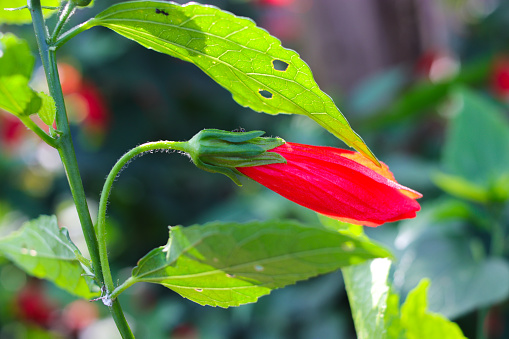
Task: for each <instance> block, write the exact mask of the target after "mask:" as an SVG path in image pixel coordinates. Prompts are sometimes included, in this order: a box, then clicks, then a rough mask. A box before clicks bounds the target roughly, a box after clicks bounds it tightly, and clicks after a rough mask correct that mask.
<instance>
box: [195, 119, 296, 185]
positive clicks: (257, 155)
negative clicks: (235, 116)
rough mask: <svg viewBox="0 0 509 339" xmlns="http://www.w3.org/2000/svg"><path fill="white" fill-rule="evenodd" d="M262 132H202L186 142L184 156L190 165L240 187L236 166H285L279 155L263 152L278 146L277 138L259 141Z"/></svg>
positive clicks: (209, 130) (214, 130)
mask: <svg viewBox="0 0 509 339" xmlns="http://www.w3.org/2000/svg"><path fill="white" fill-rule="evenodd" d="M263 134H265V132H263V131H251V132H227V131H222V130H218V129H205V130H202V131H200V132H199V133H198V134H196V135H195V136H194V137H193V138H192V139H191V140H189V141H188V149H187V150H186V151H187V153H189V155H190V156H191V159H192V160H193V162H194V164H195V165H196V166H197V167H198V168H201V169H203V170H205V171H209V172H217V173H222V174H224V175H226V176H228V177H229V178H230V179H232V180H233V181H234V182H235V183H236V184H237V185H239V186H240V185H241V184H240V181H239V180H238V178H237V176H238V175H241V173H240V172H239V171H238V170H237V167H251V166H261V165H268V164H274V163H285V162H286V160H285V158H283V157H282V156H281V155H279V154H277V153H273V152H267V151H268V150H270V149H273V148H275V147H278V146H281V145H283V144H284V143H285V141H284V140H283V139H281V138H262V137H261V136H262V135H263Z"/></svg>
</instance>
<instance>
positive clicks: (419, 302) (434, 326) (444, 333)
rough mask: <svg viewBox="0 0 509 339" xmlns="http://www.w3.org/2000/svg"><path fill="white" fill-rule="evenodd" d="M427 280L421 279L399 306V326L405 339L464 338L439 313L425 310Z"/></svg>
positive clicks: (456, 326) (454, 326)
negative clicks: (403, 330)
mask: <svg viewBox="0 0 509 339" xmlns="http://www.w3.org/2000/svg"><path fill="white" fill-rule="evenodd" d="M428 287H429V280H426V279H424V280H422V281H421V282H420V283H419V285H418V286H417V287H416V288H415V289H413V290H412V291H411V292H410V293H409V294H408V297H407V299H406V301H405V303H404V304H403V306H402V307H401V326H402V327H403V328H404V329H405V330H406V332H405V334H406V338H407V339H423V338H440V339H466V337H465V336H464V335H463V333H462V332H461V329H460V328H459V326H458V325H457V324H455V323H453V322H451V321H449V320H447V318H445V317H443V316H441V315H440V314H436V313H430V312H428V310H427V301H426V298H427V292H428Z"/></svg>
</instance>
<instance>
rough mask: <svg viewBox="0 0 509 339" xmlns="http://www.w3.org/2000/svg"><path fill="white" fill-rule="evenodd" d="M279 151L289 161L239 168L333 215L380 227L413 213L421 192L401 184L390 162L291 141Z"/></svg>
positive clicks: (297, 201)
mask: <svg viewBox="0 0 509 339" xmlns="http://www.w3.org/2000/svg"><path fill="white" fill-rule="evenodd" d="M267 153H277V154H279V155H281V156H283V157H284V158H285V159H286V163H284V164H269V165H263V166H252V167H239V169H238V170H239V172H241V173H242V174H244V175H246V176H248V177H249V178H251V179H253V180H255V181H257V182H258V183H260V184H262V185H264V186H265V187H267V188H269V189H271V190H273V191H274V192H276V193H278V194H280V195H281V196H283V197H285V198H286V199H288V200H291V201H293V202H295V203H297V204H299V205H302V206H304V207H307V208H309V209H311V210H313V211H315V212H318V213H320V214H324V215H326V216H329V217H331V218H334V219H338V220H341V221H345V222H349V223H352V224H357V225H366V226H378V225H381V224H383V223H385V222H392V221H396V220H401V219H406V218H413V217H415V214H416V212H417V211H418V210H419V209H420V206H419V203H417V201H415V199H418V198H420V197H422V195H421V194H420V193H418V192H416V191H414V190H412V189H410V188H408V187H405V186H403V185H400V184H398V183H397V182H396V180H395V179H394V176H393V175H392V173H391V172H390V171H389V168H388V167H387V165H386V164H384V163H381V166H380V167H378V166H376V165H375V164H373V162H372V161H371V160H369V159H368V158H366V157H364V156H363V155H362V154H360V153H357V152H353V151H348V150H343V149H339V148H333V147H323V146H310V145H303V144H296V143H291V142H286V143H285V144H284V145H281V146H279V147H277V148H274V149H271V150H269V151H268V152H267Z"/></svg>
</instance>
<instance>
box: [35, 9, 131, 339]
mask: <svg viewBox="0 0 509 339" xmlns="http://www.w3.org/2000/svg"><path fill="white" fill-rule="evenodd" d="M28 7H29V9H30V13H31V15H32V22H33V25H34V31H35V36H36V39H37V45H38V47H39V53H40V55H41V60H42V64H43V66H44V71H45V73H46V80H47V82H48V87H49V91H50V95H51V96H52V97H53V99H54V100H55V107H56V124H57V129H58V130H59V131H60V133H61V134H60V138H59V139H58V141H57V148H58V152H59V154H60V158H61V160H62V163H63V165H64V168H65V172H66V174H67V178H68V181H69V187H70V189H71V193H72V196H73V199H74V203H75V205H76V210H77V212H78V216H79V219H80V223H81V227H82V229H83V234H84V236H85V240H86V242H87V247H88V250H89V252H90V257H91V259H92V265H93V268H94V274H95V276H96V278H97V279H98V280H99V281H101V282H103V281H104V278H103V271H102V269H101V261H100V258H99V249H98V244H97V238H96V235H95V231H94V225H93V223H92V219H91V217H90V212H89V209H88V204H87V200H86V197H85V191H84V189H83V183H82V181H81V175H80V173H79V169H78V162H77V160H76V154H75V152H74V146H73V142H72V137H71V130H70V128H69V122H68V120H67V113H66V110H65V103H64V96H63V94H62V88H61V86H60V79H59V76H58V69H57V61H56V55H55V49H54V48H50V46H49V45H48V38H49V37H48V31H47V29H46V25H45V23H44V17H43V15H42V9H41V3H40V0H28ZM110 312H111V313H112V315H113V319H114V320H115V323H116V325H117V327H118V329H119V332H120V333H121V335H122V337H123V338H134V336H133V334H132V332H131V330H130V328H129V325H128V324H127V321H126V320H125V317H124V314H123V312H122V309H121V307H120V304H118V301H114V302H113V304H112V305H111V307H110Z"/></svg>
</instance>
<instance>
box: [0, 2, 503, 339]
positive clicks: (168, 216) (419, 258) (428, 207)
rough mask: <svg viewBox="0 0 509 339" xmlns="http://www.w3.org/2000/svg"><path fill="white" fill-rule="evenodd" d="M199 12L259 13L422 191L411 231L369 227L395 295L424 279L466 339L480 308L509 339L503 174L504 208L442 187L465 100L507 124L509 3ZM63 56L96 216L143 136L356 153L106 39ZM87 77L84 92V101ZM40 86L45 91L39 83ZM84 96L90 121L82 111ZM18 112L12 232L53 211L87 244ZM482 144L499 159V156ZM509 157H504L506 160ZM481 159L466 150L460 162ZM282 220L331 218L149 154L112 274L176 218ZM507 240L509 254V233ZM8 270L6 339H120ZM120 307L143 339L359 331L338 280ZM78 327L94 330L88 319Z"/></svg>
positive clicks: (136, 175) (134, 173) (118, 197)
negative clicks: (391, 260)
mask: <svg viewBox="0 0 509 339" xmlns="http://www.w3.org/2000/svg"><path fill="white" fill-rule="evenodd" d="M203 3H209V4H213V5H216V6H218V7H220V8H222V9H226V10H229V11H231V12H233V13H235V14H237V15H244V16H249V17H252V18H254V19H255V21H256V22H257V23H258V24H259V25H261V26H262V27H264V28H266V29H268V30H269V32H270V33H271V34H273V35H275V36H277V37H279V38H280V39H281V40H282V41H283V45H284V46H286V47H290V48H293V49H295V50H297V51H298V52H299V53H300V54H301V56H302V57H303V59H304V60H306V61H307V62H308V63H309V65H310V67H311V69H312V70H313V71H314V74H315V78H316V80H317V82H318V83H319V84H320V86H321V87H322V89H324V90H325V92H327V93H328V94H329V95H331V96H332V97H333V98H334V100H335V102H336V104H337V105H338V107H340V108H341V110H342V111H343V113H344V114H345V115H346V117H347V118H348V120H349V121H350V123H351V124H352V126H353V127H354V129H355V130H356V131H358V132H359V133H360V134H361V135H362V137H363V138H364V140H365V141H366V142H367V143H368V145H369V146H370V147H371V148H372V150H373V151H374V153H375V154H376V155H377V156H378V157H379V158H380V159H381V160H383V161H384V162H386V163H387V164H388V165H389V167H390V168H391V170H392V171H393V172H394V174H395V176H396V178H397V179H398V181H399V182H400V183H402V184H403V185H407V186H410V187H412V188H414V189H416V190H418V191H420V192H421V193H423V194H424V196H425V198H424V199H422V203H423V210H422V212H421V213H420V214H419V215H418V218H416V219H415V220H411V221H405V222H402V223H400V224H399V225H384V226H382V227H379V228H377V229H367V230H366V231H367V232H368V235H369V236H371V237H373V238H375V239H377V240H379V241H382V242H384V243H385V244H387V245H388V246H390V247H391V248H393V250H394V251H395V253H396V255H397V257H398V258H399V261H398V262H397V263H396V264H395V267H394V269H393V284H394V287H395V289H396V290H398V291H399V292H401V293H402V295H403V296H404V295H405V294H406V293H408V291H409V290H411V289H412V288H414V287H415V286H416V285H417V283H418V281H419V280H420V278H422V277H423V276H427V277H429V278H431V289H430V295H429V298H430V308H431V309H432V310H433V311H438V312H441V313H443V314H445V315H446V316H449V317H452V318H453V319H455V320H457V321H458V323H459V324H460V325H461V326H462V329H463V331H464V332H465V335H466V336H467V337H470V338H474V337H475V336H476V323H477V322H479V321H481V322H483V320H482V319H483V317H481V316H479V315H484V314H488V317H487V318H486V321H484V325H483V326H481V327H484V328H485V329H486V330H487V332H488V333H489V337H490V338H504V337H506V336H509V334H508V332H509V330H507V329H506V328H505V327H504V323H505V320H506V319H507V305H506V304H505V302H504V301H505V300H506V298H507V296H508V295H509V290H508V288H509V268H508V267H509V266H508V265H507V263H506V261H505V257H504V255H505V253H497V254H496V255H494V253H491V252H490V248H491V247H492V243H493V240H494V235H493V233H492V229H493V227H492V226H490V224H493V223H492V222H491V220H492V219H490V218H492V217H493V215H494V213H492V210H493V208H495V209H496V210H497V212H496V213H497V220H496V222H497V223H500V224H501V227H502V229H504V226H507V217H506V216H507V208H506V206H505V204H504V202H505V199H506V197H505V195H504V194H505V193H504V192H507V191H508V188H507V187H506V186H507V181H506V182H505V184H504V182H501V183H497V184H496V185H495V186H496V187H499V188H500V191H502V193H501V196H502V198H500V199H498V201H496V202H490V203H484V202H482V201H479V200H475V199H471V198H469V197H471V196H469V195H467V196H464V195H463V196H462V195H461V194H458V193H457V190H456V191H454V189H452V191H451V189H450V188H449V192H452V193H455V194H454V195H456V196H459V198H458V199H453V198H451V195H450V194H449V195H448V194H446V193H444V191H443V189H444V185H438V186H437V184H439V183H440V180H438V179H436V173H438V172H439V171H442V172H444V171H446V170H447V166H446V165H447V162H448V161H450V158H449V159H447V158H445V155H444V154H446V152H445V151H444V148H445V147H446V146H445V145H447V144H448V143H449V141H448V140H450V138H449V135H450V134H448V133H449V132H448V131H449V130H450V127H449V126H450V121H451V120H450V117H451V116H452V114H453V113H455V112H456V114H458V112H462V111H461V109H458V106H457V105H455V103H457V102H456V101H454V98H455V97H458V96H460V97H461V98H462V100H463V102H464V103H465V102H468V103H470V104H471V103H472V102H473V103H474V104H473V105H474V106H475V107H477V110H474V111H473V114H474V115H476V114H478V115H482V114H484V112H486V111H496V112H497V113H494V114H495V115H497V116H500V115H501V116H502V120H504V119H505V120H507V111H508V110H507V99H508V98H509V80H507V78H509V61H508V60H509V59H508V58H509V57H507V56H504V55H505V53H506V52H507V50H506V49H507V41H509V40H508V38H509V37H508V36H507V35H508V34H509V33H507V30H504V29H503V28H504V27H507V25H508V24H509V4H508V3H507V2H505V1H496V0H492V1H480V0H477V1H476V0H469V1H467V0H457V1H452V0H449V1H446V0H442V1H438V0H437V1H418V0H414V1H408V2H398V1H387V2H386V3H384V4H383V5H382V4H380V3H378V2H375V1H355V2H352V1H349V0H341V1H340V0H314V1H313V0H293V1H292V0H252V1H248V0H244V1H241V0H218V1H212V0H211V1H204V2H203ZM110 4H111V3H110V2H108V4H107V3H106V2H102V1H96V3H95V6H94V7H93V8H91V9H86V10H83V11H80V12H79V13H78V14H77V15H76V16H75V17H73V19H72V21H73V22H74V23H78V22H81V21H83V20H85V19H87V18H88V17H89V16H91V15H93V14H95V13H97V12H99V11H100V10H101V9H103V8H105V7H106V6H107V5H110ZM0 31H2V32H6V31H13V32H15V33H16V34H17V35H18V36H20V37H23V38H25V39H27V40H28V41H29V42H30V43H31V45H32V46H33V50H34V51H35V50H36V48H35V41H34V37H33V33H32V30H31V27H28V26H0ZM59 60H60V62H62V63H66V64H67V65H70V66H71V67H68V68H67V72H65V70H64V71H63V72H62V75H63V76H64V77H65V74H68V75H69V77H68V79H67V80H68V86H70V89H69V93H68V95H67V100H68V105H69V107H70V113H71V115H72V120H74V123H73V132H74V135H75V141H76V148H77V156H78V161H79V164H80V169H81V172H82V178H83V181H84V185H85V191H86V192H88V196H89V199H90V205H91V206H92V208H93V207H94V206H97V201H98V199H99V192H100V190H101V187H102V184H103V181H104V178H105V176H106V174H107V173H108V171H109V170H110V168H111V167H112V166H113V163H114V161H115V160H116V159H117V158H119V157H120V156H121V155H122V154H123V153H124V152H125V151H127V150H128V149H129V148H131V147H133V146H135V145H138V144H140V143H142V142H145V141H151V140H160V139H170V140H186V139H188V138H190V137H191V136H192V135H194V134H195V133H196V132H197V131H199V130H200V129H203V128H219V129H224V130H233V129H235V128H238V127H243V128H245V129H247V130H254V129H260V130H264V131H266V132H267V134H268V135H274V136H281V137H283V138H284V139H286V140H288V141H292V142H301V143H309V144H316V145H330V146H338V147H344V145H342V144H340V142H339V141H337V139H335V138H334V137H333V136H332V135H330V134H328V133H327V132H325V131H324V130H322V129H321V128H320V127H319V126H318V125H316V124H315V123H314V122H312V121H311V120H309V119H307V118H305V117H290V116H284V115H280V116H276V117H272V116H268V115H264V114H258V113H254V112H252V111H251V110H249V109H246V108H243V107H240V106H238V105H237V104H236V103H235V102H234V101H233V100H232V98H231V95H230V94H229V93H228V92H227V91H225V90H224V89H223V88H220V87H219V86H217V85H216V84H215V83H214V82H213V81H212V80H210V79H209V78H208V77H207V76H205V75H204V74H203V73H202V72H201V71H200V70H199V69H197V68H196V67H194V66H192V65H190V64H187V63H184V62H182V61H179V60H177V59H172V58H170V57H168V56H165V55H162V54H159V53H154V52H151V51H148V50H146V49H145V48H143V47H141V46H138V45H137V44H135V43H133V42H131V41H128V40H126V39H123V38H121V37H119V36H117V35H116V34H114V33H112V32H110V31H108V30H106V29H103V28H94V29H92V30H90V31H87V32H85V33H83V34H80V35H79V36H78V37H77V38H76V39H73V40H72V41H70V42H69V43H68V44H66V45H65V46H64V47H63V48H62V49H61V50H60V51H59ZM76 71H77V72H78V74H81V77H82V79H83V80H82V86H84V85H83V84H86V85H87V88H88V92H87V93H83V92H79V91H78V92H73V91H72V84H73V82H72V79H76V73H73V72H76ZM504 72H505V73H504ZM39 73H40V74H43V72H39ZM73 74H74V75H73ZM504 74H505V75H504ZM504 76H505V77H507V78H504ZM41 77H42V79H41ZM504 79H506V80H505V82H504V81H503V80H504ZM63 80H64V81H65V80H66V79H65V78H64V79H63ZM33 83H34V87H37V85H38V84H39V86H42V85H41V84H42V83H44V81H43V76H42V75H41V76H39V77H35V78H34V79H33ZM64 87H65V86H64ZM466 88H467V89H466ZM90 93H92V94H90ZM84 100H85V102H88V104H89V107H90V108H89V109H88V111H87V110H86V109H83V107H84V106H83V103H84ZM87 100H88V101H87ZM479 100H480V102H481V103H479ZM471 106H472V105H469V107H471ZM87 112H88V113H87ZM87 114H88V115H87ZM5 116H6V115H5V114H4V115H1V116H0V118H1V119H2V120H0V140H1V142H2V144H1V150H0V177H1V178H2V186H0V235H3V234H7V233H8V232H9V231H11V230H12V229H14V228H16V227H17V226H19V225H20V224H21V223H22V222H23V221H24V220H28V219H32V218H35V217H37V216H38V215H40V214H49V213H50V211H55V213H56V214H57V216H58V220H59V221H60V223H61V224H62V225H65V226H66V227H68V228H69V229H70V232H71V237H72V238H73V240H74V241H75V242H76V243H77V244H78V245H79V244H80V243H83V241H82V240H80V239H79V235H80V232H81V230H80V228H79V225H78V221H77V216H76V215H75V212H74V210H73V207H72V206H71V198H70V194H69V192H68V187H67V182H66V179H65V177H64V176H63V172H62V171H61V169H60V168H59V167H58V166H57V165H56V164H57V163H58V157H56V156H55V155H54V154H52V153H51V152H50V150H48V149H47V148H46V147H45V145H43V144H37V143H36V141H35V138H32V136H31V135H30V134H27V132H26V131H24V130H23V129H19V128H17V127H16V126H14V127H13V124H12V122H10V121H7V120H6V119H7V118H6V117H5ZM481 120H483V119H481ZM490 126H491V127H490ZM478 127H479V125H470V126H469V128H470V129H471V130H470V131H471V133H470V134H468V133H467V137H464V140H463V139H462V140H460V141H459V142H460V144H461V145H468V143H467V141H468V140H469V139H474V140H475V141H479V142H481V141H483V140H485V139H486V138H485V136H486V134H480V135H476V133H478V132H479V130H478V129H477V128H478ZM490 128H494V127H493V125H489V126H488V127H487V129H488V130H489V129H490ZM469 136H470V138H469ZM476 144H478V143H476ZM481 145H482V146H483V149H485V150H486V149H493V147H495V146H496V145H492V144H489V143H488V144H482V143H481ZM495 149H496V147H495ZM503 151H504V149H503V148H502V149H499V150H498V153H497V152H495V158H496V159H498V158H497V154H498V155H500V154H502V153H503ZM450 153H451V152H449V154H450ZM473 154H474V155H475V153H472V152H471V151H470V150H469V149H466V150H465V153H463V154H462V156H464V157H470V156H472V157H474V156H473ZM476 156H477V155H476ZM449 157H451V155H450V156H449ZM474 158H475V157H474ZM474 160H476V159H474ZM483 160H484V159H479V160H478V161H477V162H480V161H483ZM475 162H476V161H474V163H475ZM508 167H509V166H508ZM453 174H454V173H453ZM433 178H435V179H434V180H433ZM448 182H451V181H450V180H449V181H448ZM439 186H440V187H442V189H440V188H439ZM460 186H461V185H460ZM463 186H465V185H463ZM463 186H461V187H463ZM463 188H464V187H463ZM463 191H464V190H463ZM467 191H468V190H467ZM472 202H473V203H472ZM92 214H94V212H92ZM277 217H288V218H293V219H298V220H304V221H310V222H317V218H316V215H315V214H314V213H312V212H309V211H306V210H304V209H303V208H300V207H298V206H296V205H294V204H292V203H290V202H288V201H286V200H284V199H283V198H281V197H279V196H276V195H275V194H273V193H271V192H269V191H266V190H265V189H264V188H263V187H261V186H260V185H257V184H256V183H253V182H249V181H247V180H246V181H245V182H244V186H243V187H242V188H237V187H236V186H235V185H234V184H232V183H231V182H230V181H229V179H227V178H226V177H223V176H220V175H213V174H209V173H203V172H201V171H199V170H198V169H196V168H195V167H194V166H191V164H190V161H189V159H187V158H185V157H182V156H168V154H164V153H156V154H150V155H145V156H144V157H143V159H142V160H138V161H135V162H133V163H132V164H130V166H129V167H128V168H127V170H125V171H124V172H123V173H122V175H121V177H120V178H119V180H118V181H117V182H116V184H115V188H114V190H113V191H112V196H111V201H110V205H109V219H108V221H109V225H108V230H109V236H110V242H109V243H110V245H109V249H110V253H111V260H112V262H113V265H114V267H113V268H114V269H115V268H117V274H118V275H119V276H127V275H128V274H129V269H124V270H121V268H124V267H132V266H134V265H135V261H136V260H137V259H138V258H140V257H141V256H143V255H144V254H146V253H147V252H148V251H149V250H150V249H152V248H153V247H155V246H158V245H162V244H164V242H165V241H166V239H167V226H168V225H191V224H194V223H204V222H206V221H211V220H223V221H227V220H235V221H247V220H252V219H268V218H277ZM73 230H74V232H73ZM502 239H503V240H504V241H503V243H505V237H504V236H503V233H502ZM81 248H82V250H83V251H84V249H85V248H84V246H81ZM495 257H496V258H495ZM444 259H447V260H444ZM1 260H2V259H1V258H0V263H1V264H0V337H2V338H4V337H5V338H24V337H27V338H44V335H45V334H44V333H47V331H51V332H52V334H48V335H49V337H55V336H57V335H61V336H63V337H69V338H72V337H78V336H79V337H80V338H91V337H95V338H96V339H98V338H103V337H104V338H113V336H114V334H111V332H108V328H111V331H112V333H115V328H114V326H113V323H109V322H108V320H101V317H102V316H105V315H100V314H99V312H101V311H102V308H98V307H96V306H95V304H92V303H86V302H85V303H81V302H76V301H73V299H72V298H71V297H70V296H68V295H66V294H64V292H60V291H58V290H57V289H56V288H54V287H53V286H51V285H49V284H45V283H43V282H40V281H36V280H33V279H32V278H29V277H26V276H25V275H24V273H22V272H21V271H19V270H18V269H17V268H15V267H14V266H12V265H11V264H9V263H7V262H6V261H1ZM484 278H485V279H484ZM446 297H448V298H446ZM123 298H124V301H123V304H124V305H125V309H126V313H128V314H129V316H130V317H131V319H130V321H131V322H132V323H133V325H134V327H135V329H136V332H137V334H138V335H139V337H142V338H149V337H150V338H167V337H172V338H318V337H323V338H354V337H355V333H354V329H353V323H352V320H351V315H350V309H349V306H348V300H347V298H346V294H345V292H344V285H343V283H342V278H341V274H340V273H339V272H336V273H333V274H330V275H326V276H322V277H319V278H316V279H312V280H310V281H306V282H302V283H299V284H297V285H295V286H290V287H287V288H285V289H282V290H278V291H275V292H274V293H272V294H271V295H270V296H267V297H264V298H262V299H261V300H260V301H259V302H258V303H256V304H253V305H245V306H241V307H238V308H232V309H227V310H224V309H214V308H209V307H206V308H205V307H201V306H198V305H195V304H193V303H192V302H190V301H187V300H183V299H182V298H180V297H179V296H178V295H176V294H173V293H172V292H171V291H169V290H167V289H164V288H162V287H159V286H155V285H142V284H140V285H136V286H134V287H133V288H131V289H129V290H128V291H127V292H126V295H125V296H123ZM27 300H28V301H27ZM42 313H47V314H50V316H49V317H42V316H41V315H40V314H42ZM76 318H80V319H90V321H89V322H88V323H86V322H83V323H80V322H79V321H77V320H76ZM479 319H481V320H479ZM101 326H102V327H101ZM42 329H45V330H44V331H43V330H42ZM94 331H95V332H94ZM100 333H102V334H100ZM101 335H103V337H101Z"/></svg>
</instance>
